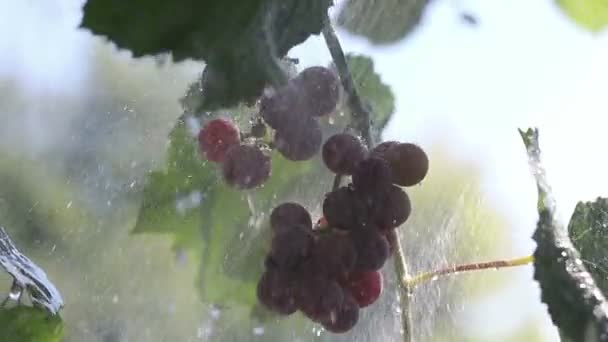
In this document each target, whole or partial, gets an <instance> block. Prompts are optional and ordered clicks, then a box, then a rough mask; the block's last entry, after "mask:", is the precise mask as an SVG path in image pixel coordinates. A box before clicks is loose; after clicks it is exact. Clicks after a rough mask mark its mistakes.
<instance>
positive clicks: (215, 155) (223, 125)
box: [198, 119, 240, 162]
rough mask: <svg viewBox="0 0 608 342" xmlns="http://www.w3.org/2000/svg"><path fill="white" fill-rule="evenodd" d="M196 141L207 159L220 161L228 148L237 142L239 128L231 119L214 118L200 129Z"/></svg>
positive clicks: (238, 140)
mask: <svg viewBox="0 0 608 342" xmlns="http://www.w3.org/2000/svg"><path fill="white" fill-rule="evenodd" d="M198 142H199V147H200V149H201V151H202V152H203V153H204V154H205V156H206V157H207V159H209V160H211V161H214V162H222V161H223V160H224V157H225V156H226V152H227V151H228V149H230V148H231V147H233V146H235V145H238V144H239V142H240V134H239V129H238V128H237V127H236V125H235V124H234V123H233V122H232V121H229V120H225V119H214V120H211V121H209V122H207V123H206V124H205V126H204V127H203V129H201V130H200V132H199V134H198Z"/></svg>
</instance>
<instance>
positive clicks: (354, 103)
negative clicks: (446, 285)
mask: <svg viewBox="0 0 608 342" xmlns="http://www.w3.org/2000/svg"><path fill="white" fill-rule="evenodd" d="M323 38H324V39H325V43H326V45H327V48H328V50H329V53H330V54H331V58H332V60H333V62H334V64H335V66H336V69H337V71H338V76H339V77H340V81H341V82H342V87H343V88H344V91H345V93H346V96H347V104H348V107H349V109H350V111H351V116H352V121H353V122H352V125H353V127H354V128H355V129H356V130H357V131H359V133H361V136H362V138H363V141H364V142H365V144H366V145H367V146H368V148H372V147H373V146H374V141H373V137H372V134H371V128H370V127H371V121H370V117H371V115H370V111H369V109H368V108H367V107H366V106H365V104H364V102H363V100H362V99H361V97H360V96H359V93H358V91H357V87H356V85H355V82H354V81H353V77H352V75H351V72H350V69H349V67H348V63H347V62H346V56H345V54H344V50H342V45H340V40H339V39H338V36H337V35H336V31H335V30H334V28H333V26H332V25H331V20H330V18H329V16H326V17H325V24H324V25H323ZM341 179H342V177H341V176H339V175H336V178H334V184H333V186H334V189H335V188H337V187H339V186H340V182H341ZM388 238H389V239H390V240H391V241H392V245H393V246H395V251H394V253H395V255H394V258H393V264H394V267H395V272H396V274H397V277H398V279H399V282H398V283H399V290H400V296H399V298H400V306H401V329H402V332H403V342H411V341H412V320H411V317H412V315H411V308H410V298H411V296H412V287H411V286H410V284H409V283H408V281H407V280H408V279H410V276H409V273H408V268H407V263H406V261H405V253H404V252H403V246H402V244H401V241H400V239H399V235H398V233H397V231H396V230H393V231H392V232H391V233H390V234H389V235H388Z"/></svg>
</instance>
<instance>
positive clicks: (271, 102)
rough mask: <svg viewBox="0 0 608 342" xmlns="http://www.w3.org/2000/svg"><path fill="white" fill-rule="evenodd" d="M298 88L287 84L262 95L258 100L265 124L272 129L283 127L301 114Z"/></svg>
mask: <svg viewBox="0 0 608 342" xmlns="http://www.w3.org/2000/svg"><path fill="white" fill-rule="evenodd" d="M299 98H300V94H299V91H298V88H297V87H295V86H293V85H290V84H288V85H287V86H285V87H282V88H279V89H278V90H276V91H275V92H274V93H272V94H268V95H264V96H262V98H261V100H260V116H261V117H262V118H263V119H264V122H266V124H267V125H268V126H270V127H272V128H274V129H285V128H286V126H287V125H289V124H290V122H293V121H294V120H296V119H298V116H301V115H302V114H301V113H300V112H298V108H299V107H300V104H299V101H300V99H299Z"/></svg>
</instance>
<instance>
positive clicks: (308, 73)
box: [291, 66, 340, 116]
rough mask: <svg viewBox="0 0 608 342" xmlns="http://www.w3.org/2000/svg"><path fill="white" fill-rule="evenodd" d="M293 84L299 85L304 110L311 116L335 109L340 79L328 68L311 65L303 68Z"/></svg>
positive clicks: (321, 114)
mask: <svg viewBox="0 0 608 342" xmlns="http://www.w3.org/2000/svg"><path fill="white" fill-rule="evenodd" d="M291 83H293V84H295V85H297V86H299V87H300V91H301V99H302V100H304V101H305V103H304V107H306V110H305V111H306V112H307V113H308V114H309V115H311V116H323V115H327V114H329V113H331V112H333V111H334V109H336V105H337V104H338V100H339V99H340V81H339V80H338V77H337V75H336V74H335V73H334V72H333V71H332V70H330V69H328V68H325V67H322V66H313V67H310V68H307V69H304V70H303V71H302V72H301V73H300V74H299V75H298V76H297V77H296V78H294V79H293V80H292V82H291Z"/></svg>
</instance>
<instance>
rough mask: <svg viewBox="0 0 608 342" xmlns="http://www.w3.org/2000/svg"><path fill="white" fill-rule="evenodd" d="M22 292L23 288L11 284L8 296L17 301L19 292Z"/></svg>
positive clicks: (19, 296)
mask: <svg viewBox="0 0 608 342" xmlns="http://www.w3.org/2000/svg"><path fill="white" fill-rule="evenodd" d="M22 293H23V289H22V288H21V286H18V285H17V286H13V287H12V288H11V291H10V292H9V293H8V298H10V300H13V301H18V300H19V299H20V298H21V294H22Z"/></svg>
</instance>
